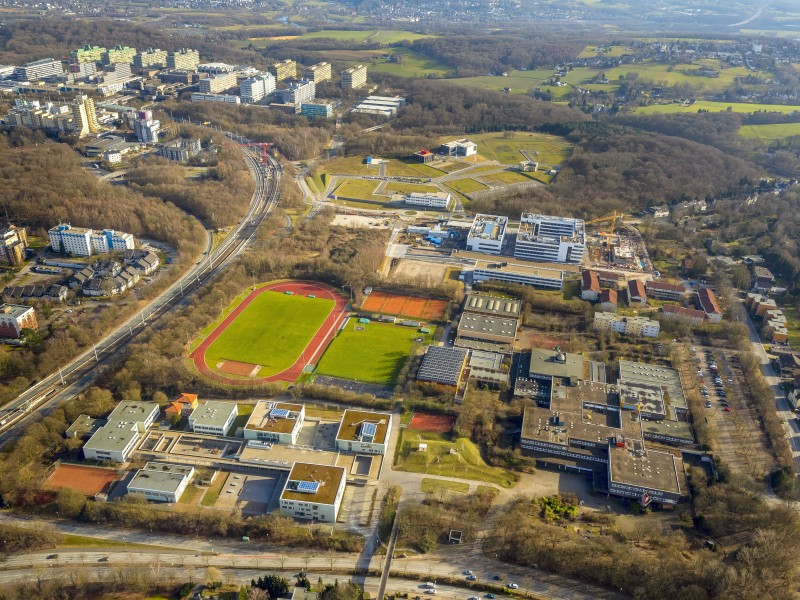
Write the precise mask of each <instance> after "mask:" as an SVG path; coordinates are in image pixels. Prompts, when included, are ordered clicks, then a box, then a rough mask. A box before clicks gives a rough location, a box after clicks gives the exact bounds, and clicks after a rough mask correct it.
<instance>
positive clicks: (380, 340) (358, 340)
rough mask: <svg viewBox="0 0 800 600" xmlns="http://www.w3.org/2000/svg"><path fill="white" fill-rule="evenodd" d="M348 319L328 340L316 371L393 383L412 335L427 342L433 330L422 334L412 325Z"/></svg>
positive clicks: (406, 352)
mask: <svg viewBox="0 0 800 600" xmlns="http://www.w3.org/2000/svg"><path fill="white" fill-rule="evenodd" d="M361 326H362V325H359V324H358V322H357V320H356V319H350V321H349V322H348V323H347V325H346V326H345V328H344V329H343V330H342V331H341V332H339V335H337V336H336V337H335V338H334V340H333V341H332V342H331V344H330V346H328V349H327V350H326V351H325V354H324V355H323V356H322V360H320V362H319V365H317V374H318V375H330V376H331V377H341V378H343V379H353V380H355V381H366V382H368V383H377V384H379V385H393V384H394V383H395V381H396V380H397V375H398V374H399V373H400V370H401V369H402V368H403V364H404V363H405V360H406V358H407V357H408V355H409V353H410V352H411V348H412V347H413V346H414V344H415V343H416V342H414V338H422V340H423V342H422V343H424V344H429V343H430V342H431V340H432V338H433V335H432V333H430V334H421V333H419V332H417V330H416V329H415V328H413V327H402V326H400V325H389V324H387V323H376V322H374V321H373V322H371V323H369V324H367V325H363V327H364V331H356V330H355V328H356V327H361Z"/></svg>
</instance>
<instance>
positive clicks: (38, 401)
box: [0, 150, 282, 447]
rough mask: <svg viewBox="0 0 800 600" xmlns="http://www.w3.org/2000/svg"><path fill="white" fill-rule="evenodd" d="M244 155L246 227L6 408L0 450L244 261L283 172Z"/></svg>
mask: <svg viewBox="0 0 800 600" xmlns="http://www.w3.org/2000/svg"><path fill="white" fill-rule="evenodd" d="M243 156H244V158H245V160H246V162H247V166H248V168H249V170H250V172H251V174H252V176H253V178H254V179H255V180H256V189H255V191H254V192H253V197H252V199H251V201H250V207H249V208H248V210H247V213H246V214H245V216H244V217H243V218H242V220H241V222H240V223H239V224H238V225H237V226H236V227H235V228H234V229H233V231H232V232H231V233H230V234H229V235H228V236H227V237H226V238H225V240H223V242H222V243H221V244H220V245H219V246H218V247H217V248H216V249H214V250H213V251H211V249H210V248H209V250H207V251H206V253H205V254H204V255H203V258H201V259H200V260H199V261H198V262H197V263H196V264H195V265H193V266H192V267H191V268H190V269H189V270H188V271H187V272H186V273H185V274H184V275H182V276H181V278H180V279H179V280H178V281H176V282H175V283H173V284H172V285H171V286H170V287H169V288H167V289H166V290H165V291H164V292H162V293H161V294H160V295H159V296H157V297H156V298H154V299H153V300H152V301H151V302H150V303H149V304H148V305H147V306H146V307H145V308H144V309H143V310H142V311H140V312H139V313H137V314H135V315H133V316H132V317H130V318H129V319H128V320H126V321H125V322H124V323H122V324H121V325H119V326H118V327H117V328H116V329H114V330H113V331H111V332H110V333H108V334H107V335H106V336H105V337H103V338H102V339H101V340H99V341H98V342H96V343H95V344H94V346H93V347H92V348H88V349H87V350H86V351H84V352H83V353H82V354H80V355H79V356H77V357H76V358H74V359H73V360H71V361H70V362H69V363H67V364H66V365H62V366H61V368H60V369H59V371H56V372H54V373H51V374H50V375H48V376H47V377H44V378H43V379H42V380H41V381H39V382H38V383H37V384H35V385H33V386H31V387H30V388H29V389H27V390H26V391H25V392H23V393H22V394H20V395H19V396H18V397H17V399H16V400H13V401H12V402H10V403H9V404H6V405H5V406H4V407H3V409H2V411H0V447H2V446H3V445H5V444H6V443H8V442H9V441H10V440H12V439H15V438H16V437H18V436H19V435H20V432H21V431H22V430H23V429H24V427H25V426H26V425H28V424H29V423H30V422H32V421H33V420H34V419H35V418H37V417H38V416H41V415H46V414H49V412H50V411H52V410H53V408H54V407H55V406H57V405H58V404H60V403H61V402H64V401H66V400H68V399H70V398H72V397H74V396H75V395H76V394H77V393H79V392H80V391H81V390H83V389H85V388H86V387H88V386H89V385H91V383H92V382H93V381H94V379H95V377H96V375H97V372H98V369H99V368H101V367H102V366H103V365H104V364H106V363H108V362H110V359H112V358H113V357H116V356H118V355H119V353H120V352H121V351H122V350H124V348H125V347H126V346H127V345H128V344H129V343H130V342H131V340H133V339H134V338H135V337H136V336H137V335H138V334H139V333H141V332H142V331H143V330H144V329H146V328H147V326H148V325H150V324H152V323H153V322H155V321H156V320H158V319H160V318H161V317H163V316H164V315H166V314H168V313H170V312H171V311H172V310H173V309H174V308H175V307H176V306H178V305H179V304H180V302H181V300H183V299H184V298H186V297H188V296H189V295H190V294H191V293H192V292H193V291H195V290H196V289H197V288H198V287H200V286H201V285H202V284H203V283H204V282H206V281H208V280H209V279H210V278H212V277H213V276H214V275H215V274H216V273H217V272H218V271H219V270H220V269H222V268H224V267H225V266H227V265H228V264H229V263H230V262H232V261H233V260H235V259H236V258H237V257H238V256H240V255H241V254H242V252H244V250H245V249H246V248H247V247H248V246H249V245H250V244H251V243H252V242H253V240H254V239H255V235H256V230H257V229H258V226H259V225H260V224H261V223H262V222H263V221H264V219H266V218H267V217H268V216H269V214H270V213H271V212H272V211H273V210H274V209H275V207H276V206H277V204H278V200H279V198H280V178H281V174H282V169H281V166H280V164H279V163H278V162H277V161H276V160H275V159H273V158H272V157H267V158H268V161H269V163H268V165H267V166H266V167H265V166H264V165H261V164H260V163H259V162H258V161H257V160H256V158H254V157H253V156H252V155H251V154H250V153H249V152H247V151H245V150H243Z"/></svg>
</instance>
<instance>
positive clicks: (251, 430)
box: [242, 400, 306, 444]
mask: <svg viewBox="0 0 800 600" xmlns="http://www.w3.org/2000/svg"><path fill="white" fill-rule="evenodd" d="M305 416H306V407H305V406H304V405H302V404H289V403H286V402H273V401H272V400H259V401H258V403H257V404H256V406H255V408H254V409H253V413H252V414H251V415H250V418H249V419H248V420H247V424H246V425H245V426H244V430H243V431H242V433H243V435H244V439H246V440H258V441H260V442H271V443H273V444H295V443H296V442H297V436H298V435H299V433H300V429H302V427H303V419H305Z"/></svg>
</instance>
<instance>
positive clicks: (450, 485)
mask: <svg viewBox="0 0 800 600" xmlns="http://www.w3.org/2000/svg"><path fill="white" fill-rule="evenodd" d="M420 487H422V491H423V492H425V493H426V494H433V493H434V492H436V491H438V490H449V491H451V492H459V493H461V494H466V493H467V492H469V484H468V483H464V482H462V481H448V480H447V479H431V478H430V477H425V478H424V479H423V480H422V483H421V484H420Z"/></svg>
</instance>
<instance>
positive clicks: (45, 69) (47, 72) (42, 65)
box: [14, 58, 64, 81]
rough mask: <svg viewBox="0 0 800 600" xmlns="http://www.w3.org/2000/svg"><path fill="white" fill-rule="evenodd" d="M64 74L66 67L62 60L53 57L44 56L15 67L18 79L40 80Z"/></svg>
mask: <svg viewBox="0 0 800 600" xmlns="http://www.w3.org/2000/svg"><path fill="white" fill-rule="evenodd" d="M63 76H64V67H63V66H62V65H61V61H60V60H55V59H53V58H42V59H40V60H35V61H33V62H29V63H25V64H24V65H22V66H21V67H15V68H14V78H15V79H16V80H17V81H38V80H40V79H49V78H51V77H63Z"/></svg>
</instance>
